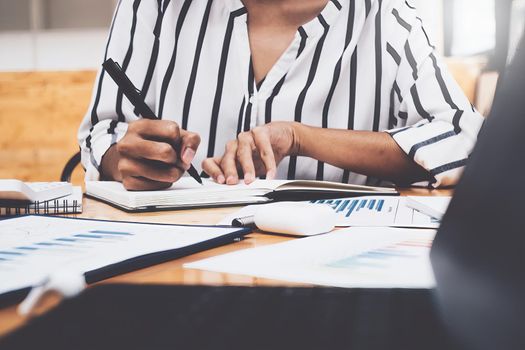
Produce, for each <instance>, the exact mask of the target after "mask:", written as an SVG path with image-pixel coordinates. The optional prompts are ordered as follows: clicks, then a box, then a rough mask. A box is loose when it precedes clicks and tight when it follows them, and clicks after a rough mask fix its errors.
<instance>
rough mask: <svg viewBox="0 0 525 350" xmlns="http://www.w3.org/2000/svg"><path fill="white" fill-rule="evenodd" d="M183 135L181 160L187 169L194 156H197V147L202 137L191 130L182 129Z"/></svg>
mask: <svg viewBox="0 0 525 350" xmlns="http://www.w3.org/2000/svg"><path fill="white" fill-rule="evenodd" d="M181 137H182V147H181V153H180V154H181V161H182V164H183V166H184V168H185V169H186V168H189V167H190V165H191V162H192V161H193V158H195V154H196V153H197V148H199V144H200V143H201V138H200V136H199V134H196V133H193V132H189V131H181Z"/></svg>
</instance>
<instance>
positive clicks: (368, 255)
mask: <svg viewBox="0 0 525 350" xmlns="http://www.w3.org/2000/svg"><path fill="white" fill-rule="evenodd" d="M434 236H435V230H417V229H400V228H370V227H367V228H364V227H355V228H348V229H344V230H339V231H335V232H333V233H329V234H326V235H320V236H314V237H308V238H302V239H296V240H293V241H288V242H285V243H280V244H275V245H271V246H265V247H260V248H253V249H247V250H243V251H238V252H234V253H230V254H225V255H221V256H218V257H213V258H209V259H205V260H201V261H197V262H194V263H189V264H185V265H184V267H185V268H192V269H200V270H208V271H215V272H223V273H232V274H240V275H248V276H255V277H260V278H269V279H275V280H282V281H290V282H298V283H308V284H316V285H323V286H334V287H343V288H432V287H434V286H435V280H434V275H433V273H432V267H431V264H430V258H429V254H430V248H431V246H432V241H433V239H434Z"/></svg>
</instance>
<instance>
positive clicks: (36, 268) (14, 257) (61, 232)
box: [0, 216, 238, 294]
mask: <svg viewBox="0 0 525 350" xmlns="http://www.w3.org/2000/svg"><path fill="white" fill-rule="evenodd" d="M234 231H238V229H231V228H218V227H217V228H216V227H191V226H174V225H157V224H134V223H125V222H109V221H95V220H77V219H67V218H56V217H43V216H25V217H20V218H16V219H10V220H3V221H0V294H2V293H6V292H9V291H13V290H18V289H22V288H26V287H31V286H33V285H35V284H37V283H39V282H41V281H42V280H43V279H44V278H46V277H47V276H48V275H49V274H51V273H53V272H56V271H57V270H60V269H63V268H67V270H68V272H78V273H79V274H82V273H85V272H87V271H92V270H95V269H98V268H101V267H105V266H108V265H112V264H115V263H119V262H123V261H126V260H128V259H132V258H136V257H139V256H143V255H146V254H152V253H157V252H163V251H168V250H172V249H178V248H182V247H185V246H189V245H192V244H197V243H201V242H204V241H208V240H211V239H214V238H218V237H220V236H223V235H226V234H229V233H233V232H234ZM232 240H233V239H232Z"/></svg>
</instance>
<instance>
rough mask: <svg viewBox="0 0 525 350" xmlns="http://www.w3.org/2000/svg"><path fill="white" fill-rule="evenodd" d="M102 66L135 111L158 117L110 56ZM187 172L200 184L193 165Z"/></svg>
mask: <svg viewBox="0 0 525 350" xmlns="http://www.w3.org/2000/svg"><path fill="white" fill-rule="evenodd" d="M102 67H104V69H105V71H106V72H107V73H108V74H109V76H110V77H111V78H112V79H113V80H114V81H115V83H116V84H117V86H118V87H119V88H120V89H122V93H123V94H124V95H125V96H126V97H127V98H128V100H129V101H130V102H131V104H132V105H133V106H135V108H136V109H137V112H138V113H139V114H140V115H141V116H142V117H143V118H147V119H159V118H158V117H157V116H156V114H155V112H153V111H152V110H151V108H149V106H148V104H147V103H146V101H144V98H143V97H142V96H141V94H140V90H139V89H137V88H136V87H135V85H133V83H132V82H131V80H130V79H129V78H128V76H127V75H126V73H124V71H123V70H122V68H121V67H120V66H119V65H118V64H117V63H116V62H115V61H113V60H112V59H111V58H110V59H108V60H107V61H106V62H104V63H103V64H102ZM188 174H190V176H191V177H192V178H194V179H195V181H197V182H198V183H200V184H201V185H202V179H201V177H200V176H199V173H198V172H197V170H196V169H195V167H194V166H193V165H190V168H189V169H188Z"/></svg>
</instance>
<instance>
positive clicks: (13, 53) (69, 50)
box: [0, 0, 443, 71]
mask: <svg viewBox="0 0 525 350" xmlns="http://www.w3.org/2000/svg"><path fill="white" fill-rule="evenodd" d="M34 1H36V0H33V2H34ZM112 1H113V2H116V1H115V0H112ZM221 1H222V0H221ZM351 1H355V0H351ZM409 1H410V2H411V3H412V4H414V5H416V7H417V8H418V11H419V14H420V16H421V17H422V19H423V21H424V23H425V26H426V28H427V31H428V33H429V35H430V37H431V39H432V41H433V42H434V44H435V45H436V46H437V47H438V48H442V47H443V35H442V24H441V23H442V6H441V0H409ZM106 37H107V29H106V28H100V29H67V30H66V29H52V30H40V29H34V30H33V31H17V32H1V31H0V47H1V48H2V50H0V71H19V70H21V71H24V70H79V69H96V68H98V65H99V64H100V62H101V60H102V57H103V56H102V55H103V51H104V45H105V41H106Z"/></svg>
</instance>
